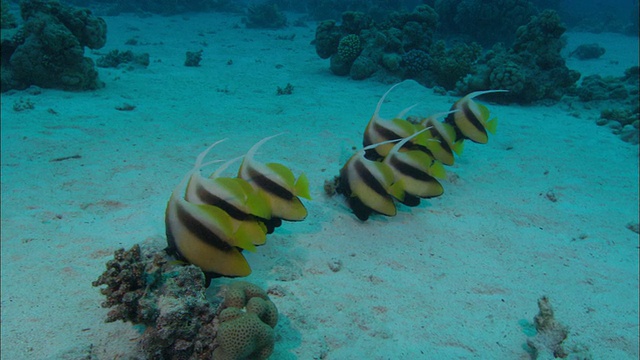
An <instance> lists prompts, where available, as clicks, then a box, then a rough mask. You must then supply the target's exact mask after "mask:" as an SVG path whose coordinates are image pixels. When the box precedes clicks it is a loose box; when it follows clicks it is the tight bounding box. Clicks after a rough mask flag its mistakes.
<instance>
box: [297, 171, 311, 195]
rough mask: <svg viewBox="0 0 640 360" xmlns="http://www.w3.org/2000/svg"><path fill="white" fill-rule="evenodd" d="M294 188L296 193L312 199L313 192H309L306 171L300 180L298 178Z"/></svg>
mask: <svg viewBox="0 0 640 360" xmlns="http://www.w3.org/2000/svg"><path fill="white" fill-rule="evenodd" d="M294 189H295V191H296V195H298V196H300V197H303V198H305V199H307V200H311V194H310V193H309V179H308V178H307V175H305V174H304V173H302V174H300V176H299V177H298V180H296V184H295V186H294Z"/></svg>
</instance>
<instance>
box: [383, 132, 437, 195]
mask: <svg viewBox="0 0 640 360" xmlns="http://www.w3.org/2000/svg"><path fill="white" fill-rule="evenodd" d="M430 129H431V128H425V129H423V130H421V131H419V132H417V133H415V134H413V135H411V136H408V137H406V138H404V139H402V140H401V141H399V142H398V143H397V144H395V145H394V146H393V148H392V149H391V150H390V151H389V153H388V154H387V156H386V157H385V158H384V160H383V163H384V164H386V165H387V166H389V168H390V169H391V170H392V172H393V175H394V177H395V182H396V183H399V184H401V185H402V188H403V190H404V199H399V200H401V202H402V203H403V204H405V205H407V206H416V205H418V204H419V203H420V200H419V198H431V197H436V196H440V195H442V193H443V192H444V188H443V187H442V184H440V182H439V181H438V180H437V178H440V179H443V178H445V176H446V174H445V170H444V167H443V166H442V163H440V162H439V161H437V160H435V159H434V158H433V157H432V156H431V155H429V154H428V153H426V152H424V151H421V150H404V149H402V148H403V146H404V145H405V143H407V142H408V141H410V140H411V139H412V138H414V137H416V136H419V135H420V134H421V133H423V132H425V131H429V130H430Z"/></svg>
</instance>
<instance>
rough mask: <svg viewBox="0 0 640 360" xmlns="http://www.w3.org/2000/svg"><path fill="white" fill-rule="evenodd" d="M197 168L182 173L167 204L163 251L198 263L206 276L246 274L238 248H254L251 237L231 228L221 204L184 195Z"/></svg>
mask: <svg viewBox="0 0 640 360" xmlns="http://www.w3.org/2000/svg"><path fill="white" fill-rule="evenodd" d="M220 142H221V141H218V142H217V143H216V144H214V145H213V146H215V145H217V144H219V143H220ZM206 151H208V150H206ZM197 171H200V169H199V168H193V169H192V170H191V171H189V172H188V173H187V174H186V176H185V177H184V179H183V180H182V181H181V182H180V184H178V186H176V187H175V189H174V190H173V192H172V194H171V198H170V199H169V202H168V204H167V209H166V212H165V225H166V233H167V242H168V248H167V251H168V252H169V253H171V254H174V255H176V256H178V257H179V258H181V259H183V260H185V261H187V262H189V263H191V264H194V265H196V266H198V267H200V268H201V269H202V270H203V272H205V274H206V275H207V277H208V278H210V277H212V276H217V275H224V276H247V275H249V274H250V273H251V269H250V267H249V264H248V263H247V260H246V259H245V258H244V256H243V255H242V254H241V253H240V249H246V250H255V245H254V244H253V241H252V239H251V238H249V237H248V236H247V234H243V233H242V232H239V231H237V230H234V225H233V222H232V219H231V217H230V216H229V214H227V213H226V212H225V211H224V210H222V209H221V208H219V207H216V206H213V205H208V204H195V203H191V202H189V201H187V200H186V199H185V197H184V196H185V195H184V194H185V190H186V186H187V183H188V182H189V180H190V179H191V177H192V175H193V174H194V172H197Z"/></svg>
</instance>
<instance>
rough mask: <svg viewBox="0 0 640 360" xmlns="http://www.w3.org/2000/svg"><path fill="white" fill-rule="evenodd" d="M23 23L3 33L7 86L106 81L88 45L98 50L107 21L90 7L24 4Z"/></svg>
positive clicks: (73, 86)
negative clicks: (88, 53)
mask: <svg viewBox="0 0 640 360" xmlns="http://www.w3.org/2000/svg"><path fill="white" fill-rule="evenodd" d="M20 13H21V16H22V19H23V20H24V23H23V25H22V26H21V27H20V28H18V29H17V30H16V31H15V32H13V33H11V34H10V35H9V34H8V35H7V36H6V37H5V34H4V33H3V38H2V91H6V90H9V89H25V88H27V87H29V86H30V85H37V86H40V87H45V88H59V89H64V90H91V89H96V88H100V87H102V86H103V83H102V82H101V81H100V80H99V79H98V72H97V71H96V69H95V66H94V63H93V61H92V60H91V59H89V58H87V57H84V56H83V55H84V47H85V46H86V47H88V48H90V49H99V48H101V47H103V46H104V44H105V42H106V40H107V24H106V22H105V21H104V20H103V19H102V18H99V17H95V16H93V15H92V14H91V11H89V10H87V9H78V8H73V7H70V6H67V5H63V4H61V3H59V2H57V1H47V0H32V1H22V2H21V3H20Z"/></svg>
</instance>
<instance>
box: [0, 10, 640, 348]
mask: <svg viewBox="0 0 640 360" xmlns="http://www.w3.org/2000/svg"><path fill="white" fill-rule="evenodd" d="M107 22H108V24H109V41H108V44H107V46H106V47H105V48H104V49H101V50H100V53H102V54H104V53H106V52H107V51H109V50H111V49H120V50H124V49H129V48H130V49H132V50H133V51H135V52H148V53H149V54H150V56H151V65H150V66H149V67H148V68H147V69H134V70H131V71H129V70H122V69H117V70H115V69H100V76H101V78H102V79H103V80H104V81H105V82H106V84H107V86H106V87H105V88H104V89H101V90H98V91H94V92H84V93H69V92H62V91H55V90H43V91H42V93H41V94H39V95H31V94H29V93H27V92H17V93H11V94H3V95H2V357H3V359H79V358H82V356H86V355H88V354H91V356H92V357H91V358H92V359H116V358H119V359H122V358H127V356H126V354H127V353H128V352H129V351H130V349H131V348H132V347H134V346H135V338H136V337H137V336H138V333H137V330H136V329H134V328H133V327H132V326H131V325H130V324H125V323H121V322H118V323H112V324H105V323H103V320H104V318H105V315H106V312H107V310H106V309H102V308H101V307H100V303H101V301H103V297H102V296H101V295H100V294H99V291H98V289H96V288H93V287H92V286H91V282H92V281H93V280H95V279H96V278H97V277H98V276H99V275H100V274H101V273H102V271H104V264H105V262H106V261H107V260H109V259H110V258H111V257H112V254H113V251H114V250H116V249H118V248H120V247H124V248H127V249H128V248H130V247H131V246H132V245H134V244H135V243H139V242H142V241H144V240H146V239H152V240H153V241H157V242H158V243H164V242H165V240H164V231H165V230H164V222H163V213H164V209H165V205H166V201H167V199H168V197H169V194H170V192H171V190H172V188H173V187H174V186H175V185H176V184H177V182H179V180H180V178H181V177H182V176H183V174H184V173H185V172H186V171H188V170H189V169H190V167H191V165H192V163H193V161H194V158H195V156H196V155H197V154H198V153H199V152H200V151H202V150H203V149H204V148H205V147H206V146H207V145H208V144H210V143H212V142H214V141H216V140H219V139H221V138H225V137H228V138H230V139H231V140H232V141H228V142H226V143H225V144H224V145H220V146H219V147H218V148H217V149H216V154H215V155H213V157H219V158H232V157H235V156H237V155H240V154H242V153H244V152H245V151H246V150H247V149H248V148H249V147H250V146H251V145H252V144H254V143H255V142H256V141H258V140H260V139H261V138H263V137H265V136H268V135H272V134H275V133H278V132H281V131H287V135H286V136H283V137H279V138H278V139H277V140H276V139H274V140H273V141H271V142H270V143H268V144H267V145H265V146H264V147H263V149H261V151H260V154H259V158H260V159H261V160H263V161H278V162H283V163H285V164H287V165H288V166H290V167H291V168H292V169H293V170H294V172H295V173H296V174H298V173H300V172H305V173H306V174H307V175H308V177H309V179H310V181H311V187H312V189H311V190H312V195H313V197H314V200H313V201H311V202H306V204H307V206H308V210H309V217H308V219H307V220H305V221H304V222H300V223H286V224H284V226H283V227H281V228H279V229H278V230H277V231H276V233H275V234H273V235H270V236H269V238H268V243H267V245H266V246H263V247H261V248H260V249H258V252H257V253H255V254H249V255H248V259H249V262H250V264H251V266H252V268H253V271H254V272H253V274H252V275H251V276H250V277H248V278H247V280H248V281H252V282H254V283H256V284H258V285H260V286H262V287H264V288H267V287H270V286H276V285H277V286H280V287H281V288H282V289H283V291H284V292H285V294H286V295H285V296H283V297H274V298H273V300H274V302H275V303H276V305H277V306H278V308H279V310H280V313H281V319H280V322H279V324H278V327H277V328H276V331H277V334H278V340H277V344H276V350H275V353H274V355H273V356H272V358H273V359H320V358H326V359H361V358H364V356H365V354H367V357H366V358H367V359H433V358H438V359H454V358H455V359H471V358H478V359H528V358H529V356H528V354H527V353H526V352H525V350H524V349H523V344H525V342H526V339H527V336H526V335H525V334H524V332H523V330H522V328H521V326H520V325H519V322H520V321H522V320H525V321H531V320H532V318H533V316H534V315H535V314H536V313H537V311H538V309H537V305H536V301H537V299H538V298H539V297H540V296H542V295H548V296H549V297H550V299H551V303H552V305H553V306H554V308H555V310H556V316H557V319H558V320H559V321H561V322H562V323H564V324H566V325H568V326H569V327H570V336H569V339H568V340H567V344H569V345H571V344H576V345H577V346H581V347H588V349H589V351H590V353H591V355H592V356H593V358H595V359H637V358H638V356H639V350H638V342H637V341H638V273H637V271H638V234H637V233H634V232H632V231H630V230H628V229H627V228H626V227H625V225H626V224H627V223H629V222H637V221H638V206H637V202H638V185H637V182H638V147H637V146H632V145H629V144H626V143H624V142H622V141H621V140H619V139H618V138H617V137H616V136H614V135H612V134H611V133H610V131H609V130H608V129H607V128H605V127H597V126H596V125H595V124H594V121H593V117H592V115H591V114H584V116H581V117H580V118H575V117H572V116H569V115H568V114H567V113H566V112H565V111H564V110H562V109H561V107H560V106H556V107H537V106H531V107H521V106H516V105H513V106H497V105H491V106H490V109H491V110H492V111H493V112H494V113H495V114H496V115H497V116H499V118H500V126H499V129H498V133H497V134H496V135H495V136H493V137H492V138H491V139H490V142H489V143H488V144H487V145H475V144H470V143H469V144H466V145H467V146H466V149H465V152H464V154H463V156H462V157H461V158H460V159H459V160H458V161H457V163H456V165H455V166H453V167H452V168H450V169H448V170H449V174H450V178H451V180H452V181H446V182H445V183H444V186H445V194H444V195H443V196H441V197H439V198H436V199H433V200H432V201H425V202H423V204H422V205H421V206H419V207H417V208H412V209H409V208H406V207H401V208H400V211H399V214H398V215H397V216H396V217H394V218H385V217H380V216H375V217H373V218H372V219H370V220H369V221H368V222H366V223H361V222H360V221H358V220H357V219H356V218H355V217H354V216H353V215H352V214H351V213H350V211H349V210H348V208H346V206H345V205H344V203H343V202H342V201H341V199H340V198H339V197H337V198H327V197H326V196H324V193H323V181H324V180H325V179H329V178H331V177H333V176H334V175H336V174H337V172H338V170H339V168H340V167H341V166H342V164H343V162H344V160H346V157H347V156H348V155H349V154H350V152H351V146H359V145H360V144H361V137H362V131H363V130H364V127H365V125H366V123H367V122H368V120H369V117H370V116H371V114H372V112H373V110H374V108H375V105H376V102H377V101H378V99H379V97H380V96H381V95H382V94H383V93H384V92H385V91H386V89H387V88H388V85H387V84H381V83H378V82H376V81H351V80H349V79H346V78H340V77H336V76H333V75H332V74H330V72H329V70H328V67H329V64H328V61H326V60H322V59H320V58H318V57H317V55H316V54H315V50H314V48H313V46H312V45H310V41H311V40H312V39H313V37H314V32H315V25H314V24H310V27H309V28H288V29H285V30H279V31H268V30H254V29H244V27H242V26H240V27H239V28H234V26H235V25H236V24H240V20H239V18H238V17H236V16H230V15H220V14H208V15H189V16H180V17H158V16H156V17H151V18H145V19H140V18H137V17H133V16H131V17H130V16H121V17H115V18H107ZM136 29H138V30H136ZM294 33H295V34H296V36H295V39H294V40H293V41H289V40H280V39H278V35H290V34H294ZM574 36H575V38H574ZM133 37H135V38H136V39H137V40H138V41H139V42H140V43H141V44H140V45H138V46H126V45H124V43H125V41H127V40H128V39H131V38H133ZM575 39H579V40H575ZM583 42H599V43H601V45H602V46H604V47H606V48H607V53H606V54H605V56H604V57H603V58H602V59H598V60H595V61H591V62H580V61H577V60H573V59H571V60H569V64H570V67H572V68H574V69H577V70H579V71H581V72H583V74H589V73H599V72H601V71H602V72H604V69H605V68H606V72H607V74H612V75H616V76H619V75H622V72H623V70H624V69H625V68H627V67H629V66H632V65H637V64H638V58H637V54H638V52H637V46H638V39H637V38H629V37H624V36H620V35H615V34H600V35H594V37H592V35H589V34H569V44H570V45H571V44H580V43H583ZM205 43H206V45H205ZM609 44H616V45H615V46H613V45H611V46H609ZM198 49H204V54H203V60H202V63H201V65H202V66H201V67H197V68H189V67H184V66H183V62H184V59H185V52H186V51H187V50H190V51H195V50H198ZM570 49H573V47H572V46H570ZM92 56H95V57H97V55H96V54H94V55H92ZM228 60H232V61H233V64H232V65H227V61H228ZM280 65H282V66H281V68H279V67H280ZM287 83H291V84H293V85H294V87H295V90H294V92H293V94H292V95H290V96H276V95H275V92H276V87H278V86H280V87H284V86H285V85H286V84H287ZM418 98H419V99H420V100H422V101H424V104H425V105H424V107H425V108H426V109H428V110H426V111H429V112H440V111H446V110H448V108H449V107H450V105H451V104H452V103H453V101H455V100H456V98H453V97H443V96H438V95H434V94H433V93H432V92H431V91H430V90H428V89H416V88H415V87H414V88H402V87H401V88H399V89H397V90H396V91H394V93H393V94H392V96H391V97H390V100H391V101H390V102H389V103H388V104H386V105H385V108H384V109H383V110H385V111H386V112H385V113H386V115H391V114H392V113H393V112H394V111H395V110H397V109H400V108H403V107H405V106H409V105H411V104H413V100H415V99H418ZM20 99H24V100H27V99H28V100H30V101H32V102H33V103H34V105H35V108H34V109H32V110H25V111H21V112H16V111H14V110H13V105H14V103H16V102H17V101H19V100H20ZM125 103H129V104H132V105H135V106H136V108H135V109H134V110H133V111H118V110H116V109H115V107H117V106H121V105H123V104H125ZM72 155H80V156H81V158H79V159H69V160H65V161H58V162H51V160H52V159H54V158H59V157H65V156H72ZM548 192H553V193H554V194H555V196H556V197H557V202H552V201H550V200H549V199H548V198H547V196H546V194H547V193H548ZM334 261H340V262H341V263H342V269H341V270H340V271H338V272H333V271H332V270H330V268H329V266H328V263H330V262H334ZM222 282H224V281H214V284H213V286H214V287H215V286H218V285H219V284H220V283H222Z"/></svg>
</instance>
